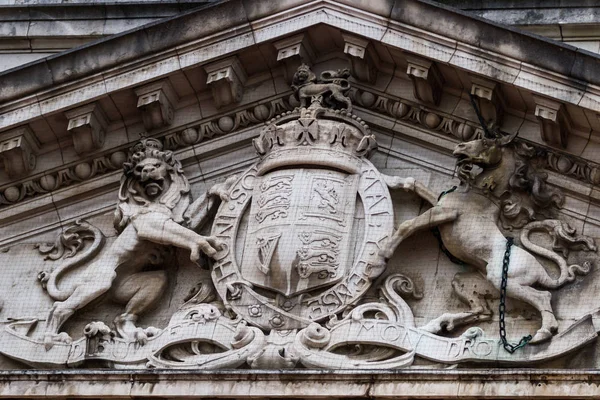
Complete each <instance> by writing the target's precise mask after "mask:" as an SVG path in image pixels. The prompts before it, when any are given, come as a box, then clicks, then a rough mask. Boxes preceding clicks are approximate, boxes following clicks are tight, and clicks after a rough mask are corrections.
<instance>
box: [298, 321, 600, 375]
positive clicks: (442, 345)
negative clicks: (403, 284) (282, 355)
mask: <svg viewBox="0 0 600 400" xmlns="http://www.w3.org/2000/svg"><path fill="white" fill-rule="evenodd" d="M593 320H594V318H592V315H586V316H585V317H583V318H582V319H580V320H579V321H577V322H576V323H575V324H573V325H572V326H570V327H569V328H568V329H567V330H565V331H563V332H561V333H560V334H559V335H557V336H556V337H555V338H554V339H553V340H552V341H551V342H549V343H546V344H543V345H539V346H535V347H532V346H529V347H527V346H526V347H524V348H522V349H519V350H518V351H516V352H515V353H513V354H510V353H508V352H506V351H505V350H504V348H503V346H502V342H501V341H500V340H499V339H493V338H486V337H484V336H483V331H482V330H481V329H479V328H471V329H469V330H467V331H466V332H465V333H463V334H462V335H461V336H460V337H458V338H455V339H453V338H445V337H441V336H438V335H434V334H431V333H429V332H426V331H423V330H421V329H418V328H412V327H408V326H405V325H403V324H401V323H398V322H393V321H378V320H360V321H354V320H347V321H344V322H342V323H340V324H339V325H336V326H335V328H333V329H332V330H331V337H330V340H329V343H328V344H327V346H326V347H324V348H323V349H322V350H314V349H313V350H312V351H311V350H309V348H308V347H307V346H305V345H302V344H299V343H297V348H298V349H302V350H303V351H302V353H303V357H302V358H301V362H302V363H303V364H305V365H306V364H310V365H311V366H320V367H321V368H344V365H343V364H340V363H341V362H351V360H348V359H347V358H346V357H339V356H338V357H337V358H336V357H334V358H332V354H331V351H332V350H334V349H335V348H336V347H339V346H345V345H352V344H370V345H377V346H382V347H388V348H394V349H398V350H401V351H403V352H406V353H407V356H406V358H408V357H409V356H408V355H417V356H419V357H422V358H425V359H428V360H431V361H434V362H438V363H444V364H458V363H462V362H482V363H500V364H506V365H511V364H513V365H526V364H534V363H536V362H540V361H548V360H551V359H554V358H557V357H560V356H563V355H565V354H567V353H570V352H572V351H574V350H577V349H579V348H580V347H582V346H585V345H586V344H588V343H590V342H592V341H594V340H596V338H597V337H598V334H597V332H598V331H599V330H600V327H596V326H595V325H594V321H593ZM327 353H329V354H327ZM326 360H327V361H329V362H333V364H331V365H326V363H327V362H326ZM394 362H395V360H394V361H391V360H387V361H386V362H384V363H383V364H381V365H380V363H377V362H372V363H369V365H370V366H371V367H373V368H378V367H381V366H385V367H386V368H389V366H390V365H391V364H393V363H394ZM361 366H362V367H365V366H364V365H361ZM354 367H358V365H355V366H354ZM396 368H398V367H397V366H396Z"/></svg>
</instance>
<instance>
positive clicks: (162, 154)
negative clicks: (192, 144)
mask: <svg viewBox="0 0 600 400" xmlns="http://www.w3.org/2000/svg"><path fill="white" fill-rule="evenodd" d="M147 158H155V159H157V160H161V161H162V162H163V163H165V164H166V165H167V170H168V174H169V177H168V178H169V179H170V182H169V187H168V189H167V190H166V191H165V192H164V193H163V194H162V195H161V196H160V197H159V198H158V199H156V200H154V201H150V200H148V199H147V198H146V197H145V196H144V195H143V193H139V192H138V190H137V189H136V183H137V179H138V178H137V177H136V176H135V174H134V173H133V171H134V169H135V167H136V165H137V164H138V163H139V162H140V161H142V160H145V159H147ZM123 169H124V172H123V176H122V177H121V186H120V188H119V201H118V203H117V208H116V210H115V218H114V226H115V229H116V230H117V232H119V233H120V232H122V231H123V230H124V229H125V228H126V227H127V225H128V224H129V222H130V220H131V218H132V217H133V216H134V215H136V214H138V213H140V212H144V211H145V210H144V209H147V208H149V207H150V206H151V203H152V202H155V203H158V204H161V205H163V206H164V207H166V208H167V209H169V210H170V211H171V214H172V219H173V220H174V221H175V222H178V223H184V222H186V221H185V218H184V216H183V213H184V212H185V210H186V209H187V207H188V206H189V204H190V184H189V182H188V180H187V178H186V177H185V176H184V174H183V167H182V166H181V162H180V161H179V160H177V159H176V158H175V157H174V154H173V152H172V151H168V150H167V151H164V150H163V149H162V144H161V143H160V142H159V141H158V140H156V139H143V140H141V141H140V142H139V143H137V144H136V145H135V146H133V147H132V148H131V149H130V150H129V158H128V161H127V162H125V163H123ZM165 178H167V177H165ZM164 207H163V209H164Z"/></svg>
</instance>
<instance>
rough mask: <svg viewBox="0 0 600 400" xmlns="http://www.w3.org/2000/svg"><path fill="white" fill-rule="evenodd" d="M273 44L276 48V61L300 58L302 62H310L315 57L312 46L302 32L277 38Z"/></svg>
mask: <svg viewBox="0 0 600 400" xmlns="http://www.w3.org/2000/svg"><path fill="white" fill-rule="evenodd" d="M273 45H274V46H275V48H276V49H277V61H283V60H287V59H290V58H300V60H301V61H302V62H305V63H311V62H312V61H313V59H314V58H315V53H314V51H313V49H312V46H311V45H310V43H309V41H308V37H307V35H305V34H304V33H301V34H299V35H294V36H291V37H289V38H285V39H283V40H279V41H277V42H275V43H273Z"/></svg>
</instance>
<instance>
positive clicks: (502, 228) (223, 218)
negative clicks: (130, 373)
mask: <svg viewBox="0 0 600 400" xmlns="http://www.w3.org/2000/svg"><path fill="white" fill-rule="evenodd" d="M292 88H293V90H294V94H295V96H296V98H297V100H298V102H299V104H300V106H299V107H297V108H295V109H293V110H291V111H284V110H280V111H283V112H281V113H280V114H279V115H277V116H275V117H274V118H271V117H272V114H273V113H271V115H269V113H270V112H271V111H269V109H267V108H266V107H265V109H261V108H258V106H257V108H255V110H254V114H253V115H254V116H255V118H256V119H257V120H259V119H260V120H262V121H265V120H267V119H268V118H271V119H270V120H268V122H267V123H266V126H265V127H264V129H263V130H262V132H261V133H260V136H259V137H258V138H256V139H254V142H253V145H254V148H255V149H256V151H257V153H258V156H259V158H258V160H257V161H256V162H255V163H254V164H253V165H251V166H250V167H249V168H247V169H246V170H245V171H243V172H241V173H239V174H237V175H232V176H229V177H227V179H224V180H223V181H222V182H221V183H218V184H216V185H214V186H212V187H211V188H209V189H208V190H207V191H206V193H203V194H201V195H200V196H199V197H198V198H197V199H193V198H192V196H191V193H192V187H191V185H190V182H189V181H188V179H187V178H186V176H185V173H184V170H183V167H182V164H181V162H180V160H178V158H177V156H176V154H175V153H174V152H173V151H172V150H170V149H167V148H165V146H164V145H163V143H162V142H161V141H160V140H158V139H156V138H148V137H144V138H143V139H142V140H140V141H139V142H138V143H136V144H134V145H133V146H132V147H131V148H130V149H129V152H128V155H127V159H126V160H125V162H124V163H123V175H122V178H121V184H120V188H119V191H118V193H117V207H116V210H115V215H114V230H110V231H108V230H106V228H104V230H103V229H101V228H100V227H98V226H96V225H95V224H94V223H92V222H90V221H77V222H76V223H75V224H72V225H71V226H69V227H67V228H66V229H65V230H64V232H62V233H61V234H60V235H58V237H57V238H56V240H55V241H54V242H52V243H49V244H40V245H38V246H37V251H38V252H39V253H40V254H39V268H38V267H36V268H38V270H37V278H38V284H39V286H38V287H37V289H38V290H39V291H41V292H42V293H43V296H44V301H45V303H44V304H47V305H48V307H47V309H43V310H42V311H41V314H40V315H33V314H27V315H25V314H22V315H21V314H15V315H12V314H10V313H11V312H12V311H10V310H11V307H10V306H9V307H7V306H5V308H4V309H3V310H2V312H3V313H7V319H8V320H9V321H10V322H9V323H7V325H6V326H5V327H4V330H3V331H2V333H1V334H0V353H2V354H4V355H5V356H7V357H10V358H12V359H14V360H18V361H20V362H22V363H25V364H27V365H30V366H34V367H51V368H57V367H75V366H77V367H82V366H83V367H85V366H88V365H99V364H100V365H104V366H105V365H109V366H111V367H115V368H137V369H143V368H170V369H220V368H238V367H242V368H255V369H264V368H275V369H280V368H301V367H305V368H323V369H348V368H351V369H369V370H371V369H394V368H411V367H413V366H416V365H419V366H422V365H423V364H426V363H429V364H431V365H433V366H436V365H438V364H443V365H454V364H460V363H463V362H470V363H473V362H476V363H483V364H484V365H485V364H494V365H521V364H522V365H528V364H530V363H531V362H536V361H545V360H550V359H553V358H557V357H560V356H563V355H566V354H569V353H572V352H574V351H577V350H578V349H580V348H581V347H582V346H585V345H586V344H588V343H591V342H593V341H595V340H597V336H598V334H597V332H598V329H597V328H596V326H597V323H595V322H594V321H595V320H597V318H598V316H597V312H596V311H594V310H586V311H587V313H584V314H583V317H581V318H580V319H578V320H576V321H571V320H569V321H567V322H568V324H565V323H563V325H559V323H558V320H557V318H556V315H555V313H556V310H555V308H553V304H552V303H551V298H552V297H554V298H559V299H560V298H561V296H563V292H562V290H563V289H561V288H562V287H567V286H571V287H581V286H578V285H581V284H582V282H585V281H586V280H587V279H589V277H590V274H591V272H592V271H593V270H594V268H597V258H598V257H597V254H596V252H597V249H596V243H595V241H594V240H593V238H591V237H589V236H587V235H583V234H580V233H578V232H577V230H576V229H575V228H574V227H572V226H571V225H570V224H569V223H568V221H566V220H564V219H563V217H562V216H561V214H560V208H561V207H562V204H563V199H564V198H563V195H562V193H561V192H560V191H559V190H558V189H556V188H552V187H551V186H550V185H549V184H548V180H547V175H546V174H544V172H543V171H541V170H539V169H538V167H537V166H536V165H535V163H534V162H533V160H534V159H535V157H537V156H538V154H537V153H536V151H535V149H533V148H531V147H530V146H528V145H526V144H524V143H522V142H518V141H516V140H515V137H514V135H513V136H507V135H503V134H501V133H499V132H497V131H493V132H492V133H491V134H490V132H488V131H487V130H486V132H487V133H488V134H490V135H491V136H490V135H488V136H484V137H481V136H479V135H478V134H477V133H475V131H474V130H473V131H472V132H470V134H469V135H467V136H469V137H468V138H465V139H466V140H464V141H463V142H462V143H460V144H458V145H457V146H456V148H455V150H454V156H455V157H456V159H457V171H456V172H457V177H458V180H459V182H460V184H459V185H458V187H457V188H454V189H450V188H448V189H449V190H446V191H444V192H443V193H442V194H441V195H440V193H437V192H435V191H433V190H432V189H431V188H430V187H428V186H426V185H424V184H423V183H421V182H420V181H419V180H416V179H414V178H413V177H410V176H395V175H386V174H383V173H382V172H381V171H379V170H378V169H377V168H376V166H375V165H374V164H373V163H371V162H370V161H369V160H368V157H369V155H371V154H372V153H374V151H375V150H376V149H377V141H376V138H375V134H374V133H373V132H371V129H370V128H369V127H368V126H367V124H366V123H365V122H364V121H362V120H361V119H360V118H358V117H357V116H356V115H354V114H352V101H351V87H350V75H349V71H348V70H344V69H342V70H339V71H324V72H321V73H320V74H319V76H318V77H317V75H316V74H314V73H313V72H312V71H311V68H309V67H308V66H307V65H301V66H300V67H299V68H298V70H297V71H296V74H295V75H294V79H293V85H292ZM363 100H365V101H366V100H368V96H363ZM380 103H381V102H380ZM371 104H376V103H375V102H373V103H371ZM380 106H381V107H383V108H385V109H389V110H391V111H389V110H388V111H389V112H390V113H391V112H395V113H396V114H397V116H398V118H412V117H410V115H415V113H416V112H417V111H414V110H413V111H410V110H409V109H408V108H406V109H401V107H400V106H398V107H387V106H386V105H385V104H380ZM386 107H387V108H386ZM274 108H275V107H273V109H274ZM265 110H266V111H265ZM419 112H420V111H419ZM259 116H260V117H261V118H259ZM220 118H224V117H220ZM415 118H416V117H415ZM240 120H241V119H240ZM231 122H233V121H231ZM236 124H238V125H235V126H236V127H237V126H241V123H239V121H238V122H236ZM223 125H225V124H223ZM430 125H432V126H429V128H430V129H434V128H436V129H437V128H438V125H439V126H441V125H442V121H441V119H440V121H438V123H437V124H430ZM446 126H449V128H448V129H454V128H456V127H455V126H453V125H452V124H451V123H448V124H446ZM463 128H464V126H463ZM189 129H192V128H189ZM440 129H441V128H440ZM463 130H465V129H463ZM463 133H464V132H463ZM492 134H493V135H492ZM200 136H201V135H200V133H199V132H198V131H197V130H195V129H192V130H191V131H190V130H188V131H187V133H186V134H185V135H182V136H181V138H180V137H179V136H176V135H175V136H172V138H173V140H172V141H171V142H172V143H175V144H176V145H178V144H181V143H186V144H190V143H195V142H196V141H197V140H201V139H200ZM207 137H209V136H208V135H207ZM171 142H169V143H171ZM173 147H176V146H173ZM398 189H402V190H403V191H406V192H408V193H407V194H405V197H404V198H407V196H412V197H414V198H415V199H423V200H425V201H426V202H428V203H430V204H431V207H430V208H427V209H425V210H424V211H422V212H419V213H418V215H416V216H414V217H413V218H405V217H403V215H404V213H403V208H402V207H404V206H405V204H403V203H400V204H399V203H398V202H399V200H398V198H399V197H396V196H394V197H393V196H392V193H391V191H394V190H398ZM398 210H400V212H399V211H398ZM436 227H437V229H438V236H439V239H440V240H441V244H440V246H441V248H442V249H443V250H444V251H445V252H446V254H441V255H440V257H449V259H450V260H453V261H455V262H457V263H461V264H462V265H464V266H465V268H471V269H470V270H469V271H462V272H460V273H457V274H455V275H454V277H453V278H452V279H448V280H447V281H448V282H447V283H448V286H450V285H451V286H452V287H453V290H454V292H455V296H456V297H457V298H458V299H459V300H461V301H463V302H464V303H465V304H464V306H463V309H462V310H461V311H460V312H451V311H446V310H440V313H439V315H437V316H435V317H434V318H429V319H426V318H423V316H421V315H419V314H417V313H415V311H414V310H415V307H416V304H418V302H420V301H423V300H422V299H424V296H425V295H426V294H427V293H425V292H424V290H423V286H424V285H423V282H421V281H419V280H418V279H413V278H411V277H410V276H409V275H411V273H409V272H410V265H406V264H407V263H405V262H404V258H405V254H403V253H401V252H403V251H406V249H403V248H402V246H400V245H401V244H402V243H403V242H404V241H405V240H407V239H408V238H409V237H410V236H412V235H415V234H420V233H419V232H420V231H424V230H429V229H431V228H436ZM209 231H210V233H208V232H209ZM199 232H202V234H201V233H199ZM422 238H423V239H424V240H430V241H435V239H434V238H433V236H426V235H425V236H422ZM540 238H543V239H540ZM436 246H437V244H436ZM436 248H437V247H436ZM28 251H31V249H29V250H28ZM27 255H28V257H32V255H31V254H27ZM407 258H408V257H407ZM542 259H546V261H550V262H552V263H554V264H555V265H556V266H557V267H558V270H559V271H560V273H559V275H558V276H557V277H554V276H553V275H551V274H549V273H548V272H547V271H546V269H545V266H544V265H545V262H546V261H544V262H542V261H540V260H542ZM391 260H392V261H391ZM393 260H401V261H400V262H398V263H396V261H393ZM435 262H437V263H438V264H436V266H435V268H438V267H439V268H444V266H445V265H448V263H444V262H442V261H441V260H440V259H438V260H437V261H435ZM507 263H508V264H507ZM507 265H509V266H510V269H508V270H505V267H506V266H507ZM186 266H188V267H190V268H192V271H193V274H192V275H191V276H193V277H194V282H199V283H198V284H197V285H196V286H194V287H192V289H191V291H190V292H189V294H187V295H185V296H184V295H183V294H181V293H180V292H179V291H180V290H181V289H180V286H183V284H184V283H187V282H178V283H177V284H176V285H174V286H169V277H170V276H171V275H172V274H173V273H175V271H178V270H180V269H184V268H185V267H186ZM474 271H480V272H481V273H475V272H474ZM413 272H414V271H413ZM416 275H418V274H413V276H416ZM484 278H485V280H483V279H484ZM33 281H35V279H32V282H30V283H31V284H33V283H34V282H33ZM551 289H552V292H551V291H550V290H551ZM169 291H171V292H172V294H174V295H173V296H172V297H171V298H170V299H169V301H168V302H169V303H170V302H171V301H172V299H176V298H178V299H180V300H181V301H180V302H179V303H178V306H174V307H172V308H170V310H171V313H170V315H169V316H168V318H167V319H168V322H163V323H162V324H161V325H160V326H159V325H158V324H157V326H148V324H147V323H145V321H146V320H145V319H144V318H145V317H147V316H148V315H150V314H151V313H152V308H153V307H154V306H156V305H157V304H159V305H163V306H164V304H165V303H167V301H166V300H165V296H166V295H167V293H168V292H169ZM176 295H180V296H179V297H177V296H176ZM102 298H108V299H109V300H111V301H113V302H114V303H116V305H114V307H118V311H115V312H114V313H113V314H114V318H107V317H102V315H100V314H98V315H97V316H95V317H94V319H89V320H86V325H85V326H82V327H80V328H81V329H76V326H77V325H76V322H74V320H75V319H76V318H74V316H79V317H81V316H82V315H83V309H84V307H85V306H86V305H88V304H97V303H99V302H100V301H101V300H102ZM490 299H491V300H493V301H498V299H500V301H501V302H504V301H506V300H507V299H517V300H520V301H521V302H523V303H525V304H527V306H528V307H531V308H532V310H534V311H533V312H534V313H535V315H536V317H537V318H539V320H540V326H538V327H536V328H535V329H532V330H531V332H530V333H531V334H532V335H531V336H532V339H531V341H530V342H529V343H528V344H527V345H526V346H525V347H522V348H518V349H513V350H514V351H513V352H512V353H511V352H509V351H507V350H505V349H511V347H510V346H507V341H506V340H507V339H506V336H507V335H506V334H507V332H506V329H504V335H503V336H502V335H498V333H497V331H491V333H490V330H489V329H488V330H484V329H483V328H482V327H481V326H482V325H481V324H483V323H487V322H488V321H490V320H491V319H492V318H500V319H501V321H504V320H503V318H504V317H505V315H504V311H502V310H505V308H501V310H500V311H501V312H499V313H498V314H496V313H497V312H496V310H494V309H492V308H491V307H489V304H488V303H487V301H488V300H490ZM7 309H8V311H6V310H7ZM106 315H108V314H106ZM111 319H112V321H111ZM165 321H166V320H165ZM73 324H75V325H73ZM458 330H461V331H460V332H458V333H456V331H458ZM509 339H510V338H509ZM517 347H519V346H517ZM417 360H418V362H417ZM438 366H439V365H438Z"/></svg>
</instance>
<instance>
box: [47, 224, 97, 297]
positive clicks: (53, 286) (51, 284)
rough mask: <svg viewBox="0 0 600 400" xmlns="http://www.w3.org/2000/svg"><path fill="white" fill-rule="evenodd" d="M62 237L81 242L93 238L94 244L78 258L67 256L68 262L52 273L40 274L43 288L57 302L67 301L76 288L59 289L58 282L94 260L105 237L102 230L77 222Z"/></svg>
mask: <svg viewBox="0 0 600 400" xmlns="http://www.w3.org/2000/svg"><path fill="white" fill-rule="evenodd" d="M61 236H62V238H67V237H68V238H69V239H70V240H77V241H80V242H82V241H83V239H89V238H92V239H93V242H92V244H91V245H90V246H89V248H88V249H86V251H85V252H83V253H81V254H80V255H79V256H78V257H73V258H70V256H71V255H66V256H65V257H64V258H66V259H67V261H66V262H64V263H63V264H62V265H60V266H59V267H58V268H56V269H55V270H53V271H52V272H48V271H43V272H40V273H39V275H38V280H39V281H40V282H41V284H42V287H44V289H46V291H47V292H48V295H49V296H50V297H52V298H53V299H54V300H57V301H64V300H66V299H67V298H69V296H71V295H72V294H73V291H74V290H75V288H74V287H71V288H69V289H59V288H58V286H57V282H58V280H59V279H60V278H61V277H62V275H64V274H65V273H66V272H68V271H70V270H72V269H73V268H75V267H78V266H80V265H81V264H83V263H85V262H87V261H89V260H90V259H92V258H94V257H95V256H96V255H97V254H98V252H99V251H100V249H102V246H103V244H104V235H103V234H102V232H101V231H100V229H98V228H96V227H95V226H94V225H92V224H89V223H87V222H84V221H77V222H76V223H75V226H73V227H71V228H69V229H67V231H65V233H64V234H63V235H61ZM61 256H62V255H61Z"/></svg>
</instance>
